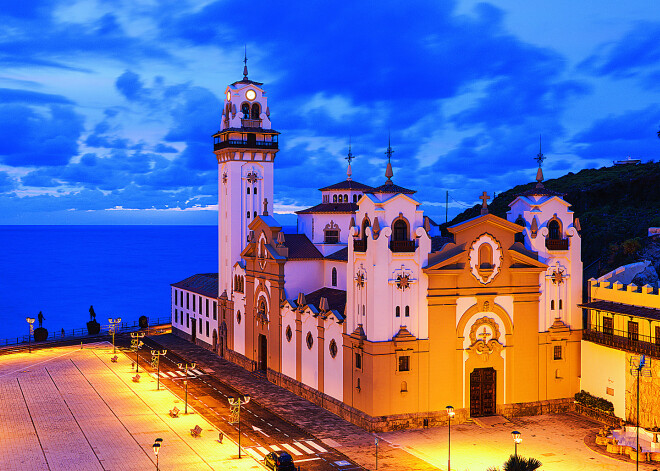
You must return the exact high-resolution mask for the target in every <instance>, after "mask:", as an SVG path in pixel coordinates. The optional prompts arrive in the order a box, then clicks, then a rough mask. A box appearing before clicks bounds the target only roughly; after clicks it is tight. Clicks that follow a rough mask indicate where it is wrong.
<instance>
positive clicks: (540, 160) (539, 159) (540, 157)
mask: <svg viewBox="0 0 660 471" xmlns="http://www.w3.org/2000/svg"><path fill="white" fill-rule="evenodd" d="M534 160H536V162H538V164H539V168H541V166H542V165H543V161H544V160H545V156H544V155H543V152H541V136H540V135H539V153H538V154H536V157H534Z"/></svg>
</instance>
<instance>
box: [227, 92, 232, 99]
mask: <svg viewBox="0 0 660 471" xmlns="http://www.w3.org/2000/svg"><path fill="white" fill-rule="evenodd" d="M227 101H231V92H230V91H227Z"/></svg>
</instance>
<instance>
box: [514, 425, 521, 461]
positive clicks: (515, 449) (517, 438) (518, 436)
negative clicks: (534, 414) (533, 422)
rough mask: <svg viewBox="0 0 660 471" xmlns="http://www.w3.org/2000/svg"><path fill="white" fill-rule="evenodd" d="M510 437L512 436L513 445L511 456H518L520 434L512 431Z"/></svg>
mask: <svg viewBox="0 0 660 471" xmlns="http://www.w3.org/2000/svg"><path fill="white" fill-rule="evenodd" d="M511 435H512V436H513V443H514V445H513V446H514V448H513V455H514V456H518V443H520V442H522V438H521V437H520V435H521V434H520V432H518V431H517V430H514V431H513V432H511Z"/></svg>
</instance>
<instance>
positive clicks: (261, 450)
mask: <svg viewBox="0 0 660 471" xmlns="http://www.w3.org/2000/svg"><path fill="white" fill-rule="evenodd" d="M257 450H259V451H260V452H261V453H262V454H263V455H264V456H266V455H267V454H268V450H266V449H265V448H264V447H262V446H258V447H257Z"/></svg>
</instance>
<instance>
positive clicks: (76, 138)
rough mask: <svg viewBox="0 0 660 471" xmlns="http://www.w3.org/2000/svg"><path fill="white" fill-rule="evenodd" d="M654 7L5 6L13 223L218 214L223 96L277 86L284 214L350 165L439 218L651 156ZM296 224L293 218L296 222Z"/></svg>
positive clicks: (209, 219)
mask: <svg viewBox="0 0 660 471" xmlns="http://www.w3.org/2000/svg"><path fill="white" fill-rule="evenodd" d="M659 37H660V9H657V8H653V6H652V4H650V3H649V2H641V1H633V2H620V1H613V0H604V1H600V2H592V1H577V2H576V1H575V0H573V1H568V0H555V1H553V2H520V1H518V0H493V1H491V2H487V3H485V2H476V1H471V0H458V1H449V0H443V1H441V2H440V1H415V0H409V1H406V2H400V1H378V2H375V1H368V2H367V1H364V2H361V1H358V2H332V3H321V2H310V1H291V2H284V3H282V2H272V1H269V2H268V1H261V0H258V1H253V2H240V3H239V2H232V1H206V2H199V1H197V2H187V1H186V0H177V1H170V0H165V1H140V0H131V1H122V0H112V1H110V0H98V1H89V0H84V1H78V2H76V1H71V0H67V1H57V0H48V1H45V0H43V1H42V0H33V1H28V2H8V1H5V2H2V7H1V8H0V224H67V223H69V224H100V223H105V224H114V223H117V224H135V223H138V224H139V223H142V224H147V223H159V224H214V223H215V221H216V215H215V213H214V211H215V210H216V208H217V206H216V205H217V189H216V181H217V180H216V179H217V163H216V160H215V157H214V155H213V153H212V138H211V135H212V134H213V133H214V132H215V131H217V130H218V129H219V127H220V115H221V108H222V94H223V91H224V88H225V86H226V85H227V84H229V83H231V82H233V81H235V80H238V79H240V78H241V77H242V68H243V63H242V59H243V48H244V46H245V45H247V49H248V58H249V61H248V67H249V71H250V78H251V79H253V80H258V81H261V82H264V88H265V90H266V91H267V93H268V96H269V107H270V111H271V120H272V122H273V127H274V128H275V129H277V130H278V131H280V132H281V133H282V135H281V136H280V152H279V154H278V157H277V159H276V170H275V172H276V173H275V176H276V177H275V178H276V179H275V210H276V212H279V213H291V212H292V211H295V210H296V209H301V208H304V207H307V206H311V205H313V204H316V203H318V202H319V200H320V193H319V192H318V191H317V188H320V187H323V186H326V185H329V184H332V183H335V182H337V181H339V180H343V179H344V178H345V171H346V162H345V160H344V157H345V155H346V153H347V151H348V141H349V137H350V139H351V140H352V150H353V153H354V154H355V155H356V156H357V158H356V160H355V161H354V163H353V178H354V179H355V180H358V181H360V182H363V183H367V184H371V185H379V184H381V183H382V182H383V181H384V171H385V155H384V152H385V149H386V147H387V139H388V132H389V133H390V134H391V140H392V147H393V148H394V150H395V153H394V156H393V165H394V174H395V175H394V180H395V182H396V183H398V184H400V185H402V186H405V187H409V188H414V189H417V190H418V194H417V196H418V198H419V199H420V200H421V201H422V202H423V203H424V209H425V211H426V213H427V214H429V215H430V216H431V217H433V218H434V219H436V220H437V221H438V222H442V221H444V213H445V207H444V205H445V191H446V190H448V191H449V192H450V207H449V214H450V218H451V217H452V216H453V215H455V214H457V213H458V212H460V211H462V210H463V209H464V208H465V207H466V206H471V205H473V204H475V203H477V202H479V201H478V199H477V197H478V196H479V194H481V192H482V191H484V190H486V191H488V192H489V193H490V194H491V195H492V193H493V192H500V191H504V190H506V189H508V188H510V187H511V186H513V185H516V184H520V183H526V182H528V181H530V180H532V179H533V178H534V176H535V174H536V172H535V165H536V163H535V162H534V160H533V158H534V156H535V155H536V153H537V152H538V137H539V134H542V135H543V152H544V154H546V156H547V157H548V159H547V161H546V163H545V164H544V172H545V175H546V178H552V177H556V176H560V175H563V174H565V173H567V172H569V171H573V172H576V171H579V170H581V169H583V168H591V167H601V166H604V165H611V164H612V160H614V159H621V158H625V157H626V156H628V155H630V156H632V157H634V158H640V159H642V160H643V161H648V160H652V159H655V160H657V159H658V155H657V154H658V150H659V149H660V140H658V138H657V136H656V132H657V131H658V129H659V128H660V41H658V40H657V38H659ZM283 219H284V222H285V223H289V221H290V217H289V218H288V219H287V217H283Z"/></svg>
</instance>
